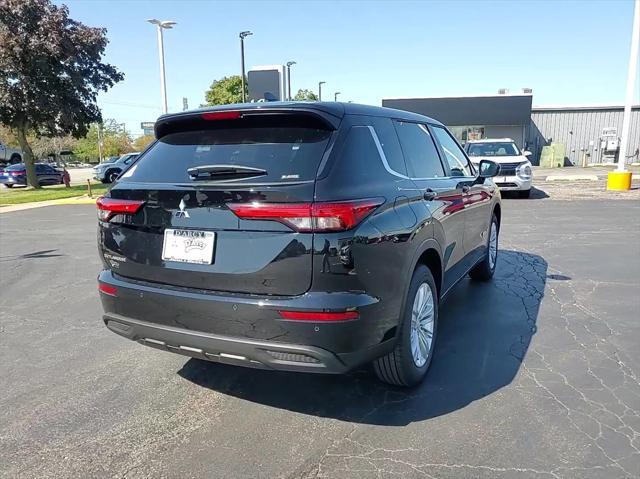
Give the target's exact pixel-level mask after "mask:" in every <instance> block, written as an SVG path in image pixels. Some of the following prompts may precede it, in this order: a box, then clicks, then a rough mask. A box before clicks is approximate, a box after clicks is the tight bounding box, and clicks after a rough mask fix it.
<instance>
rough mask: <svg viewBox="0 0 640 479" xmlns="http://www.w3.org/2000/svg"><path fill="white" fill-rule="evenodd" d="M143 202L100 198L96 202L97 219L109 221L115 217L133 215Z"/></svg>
mask: <svg viewBox="0 0 640 479" xmlns="http://www.w3.org/2000/svg"><path fill="white" fill-rule="evenodd" d="M143 204H144V201H139V200H117V199H114V198H106V197H104V196H101V197H100V198H98V199H97V200H96V206H97V207H98V219H99V220H101V221H109V220H110V219H111V218H113V217H114V216H115V215H121V214H125V215H133V214H135V213H137V212H138V210H139V209H140V208H141V207H142V205H143Z"/></svg>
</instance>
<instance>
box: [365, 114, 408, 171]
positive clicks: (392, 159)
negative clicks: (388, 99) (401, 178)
mask: <svg viewBox="0 0 640 479" xmlns="http://www.w3.org/2000/svg"><path fill="white" fill-rule="evenodd" d="M371 123H372V124H373V127H374V129H375V131H376V135H378V139H379V140H380V146H382V151H383V152H384V156H385V157H386V159H387V163H388V164H389V168H391V169H392V170H393V171H395V172H396V173H400V174H401V175H406V174H407V167H406V165H405V163H404V158H403V156H402V149H400V143H398V135H396V131H395V129H394V128H393V121H392V120H391V119H389V118H380V117H371Z"/></svg>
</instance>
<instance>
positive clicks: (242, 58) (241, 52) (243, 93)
mask: <svg viewBox="0 0 640 479" xmlns="http://www.w3.org/2000/svg"><path fill="white" fill-rule="evenodd" d="M249 35H253V33H252V32H250V31H248V30H247V31H244V32H240V35H239V36H240V65H241V68H242V103H245V102H246V101H247V94H246V93H245V88H246V87H245V84H244V76H245V73H244V39H245V38H246V37H248V36H249Z"/></svg>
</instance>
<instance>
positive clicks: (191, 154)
mask: <svg viewBox="0 0 640 479" xmlns="http://www.w3.org/2000/svg"><path fill="white" fill-rule="evenodd" d="M330 135H331V132H330V131H327V130H322V129H316V128H306V127H287V128H283V127H255V128H229V129H210V130H195V131H182V132H177V133H172V134H169V135H166V136H164V137H163V138H161V139H160V140H159V141H158V142H157V143H156V144H155V145H153V146H152V147H151V149H150V150H149V151H147V152H146V153H145V154H144V155H143V156H142V157H140V159H139V161H138V162H137V163H136V164H135V165H134V166H133V167H132V168H130V169H129V170H128V171H127V172H126V173H125V174H124V175H123V176H122V177H121V180H120V181H136V182H151V183H164V182H188V183H190V182H193V183H201V182H202V181H200V180H197V181H196V180H192V179H191V177H190V176H189V174H188V173H187V170H188V169H189V168H193V167H196V166H213V165H234V166H246V167H250V168H260V169H262V170H266V172H267V174H266V175H263V176H260V177H257V178H248V179H246V178H245V179H238V180H235V181H246V182H251V181H253V182H260V183H263V182H269V183H273V182H292V181H294V182H295V181H305V180H312V179H315V177H316V172H317V170H318V166H319V164H320V161H321V160H322V155H323V153H324V151H325V148H326V146H327V143H328V141H329V137H330ZM209 181H215V177H212V178H211V179H208V180H207V182H209Z"/></svg>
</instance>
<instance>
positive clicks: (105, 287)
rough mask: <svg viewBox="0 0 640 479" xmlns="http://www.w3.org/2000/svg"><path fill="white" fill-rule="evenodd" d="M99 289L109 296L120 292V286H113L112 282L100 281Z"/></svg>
mask: <svg viewBox="0 0 640 479" xmlns="http://www.w3.org/2000/svg"><path fill="white" fill-rule="evenodd" d="M98 291H100V292H101V293H104V294H106V295H108V296H115V295H116V293H117V292H118V288H116V287H115V286H111V285H110V284H106V283H98Z"/></svg>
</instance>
